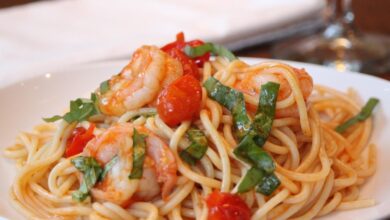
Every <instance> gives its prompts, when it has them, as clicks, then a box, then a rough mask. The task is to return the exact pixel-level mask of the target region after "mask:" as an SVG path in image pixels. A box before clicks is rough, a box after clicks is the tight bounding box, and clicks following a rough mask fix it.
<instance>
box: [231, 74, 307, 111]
mask: <svg viewBox="0 0 390 220" xmlns="http://www.w3.org/2000/svg"><path fill="white" fill-rule="evenodd" d="M292 69H293V73H294V76H295V78H296V79H297V82H298V85H299V87H300V89H301V91H302V95H303V98H304V99H305V100H307V98H308V97H309V96H310V94H311V92H312V90H313V79H312V78H311V76H310V75H309V74H307V72H306V71H305V70H304V69H296V68H292ZM243 75H244V74H243ZM267 82H275V83H278V84H279V85H280V88H279V93H278V98H277V100H278V101H281V100H284V99H286V98H287V97H289V96H290V94H291V93H292V89H291V87H290V84H289V83H288V81H287V79H286V78H285V77H284V76H283V75H282V74H280V73H278V72H274V71H272V72H271V71H262V70H257V71H251V72H249V73H246V74H245V75H244V76H243V78H241V80H239V81H237V82H236V83H235V84H234V86H233V87H234V88H236V89H237V90H239V91H241V92H243V93H244V94H247V95H249V96H254V97H256V99H257V100H258V97H259V95H260V88H261V85H263V84H265V83H267ZM248 107H249V110H254V111H256V108H257V106H253V105H251V104H249V105H248ZM275 117H277V118H282V117H299V113H298V108H297V106H296V104H294V105H291V106H289V107H287V108H281V109H277V110H276V115H275Z"/></svg>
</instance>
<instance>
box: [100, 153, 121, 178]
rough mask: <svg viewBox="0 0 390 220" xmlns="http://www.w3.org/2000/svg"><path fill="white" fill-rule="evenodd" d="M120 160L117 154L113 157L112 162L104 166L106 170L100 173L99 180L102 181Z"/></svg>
mask: <svg viewBox="0 0 390 220" xmlns="http://www.w3.org/2000/svg"><path fill="white" fill-rule="evenodd" d="M118 160H119V157H118V156H115V157H113V158H112V159H111V160H110V162H108V163H107V164H106V165H105V166H104V170H103V172H102V174H101V175H100V177H99V181H102V180H103V179H104V177H106V175H107V173H108V172H109V171H110V170H111V168H112V167H113V166H114V165H115V164H116V163H117V162H118Z"/></svg>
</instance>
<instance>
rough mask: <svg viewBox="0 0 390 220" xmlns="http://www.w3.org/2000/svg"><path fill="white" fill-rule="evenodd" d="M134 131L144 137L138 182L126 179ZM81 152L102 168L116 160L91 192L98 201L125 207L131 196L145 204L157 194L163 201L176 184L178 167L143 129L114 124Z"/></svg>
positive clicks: (131, 163)
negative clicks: (144, 147)
mask: <svg viewBox="0 0 390 220" xmlns="http://www.w3.org/2000/svg"><path fill="white" fill-rule="evenodd" d="M134 128H135V129H137V130H138V131H139V132H140V133H143V134H147V137H146V140H145V141H146V148H147V151H146V158H145V163H144V172H143V176H142V178H141V179H140V180H134V179H129V174H130V173H131V170H132V166H133V157H132V153H133V139H132V136H133V131H134ZM83 153H84V155H86V156H91V157H94V158H95V159H96V160H97V161H98V162H99V163H100V164H101V165H105V164H106V163H108V162H109V161H111V159H112V158H113V157H115V156H116V155H118V161H117V162H116V163H115V164H114V165H113V167H112V168H111V170H110V171H109V172H108V174H107V175H106V176H105V178H104V180H103V181H102V182H100V183H98V184H97V185H96V186H95V187H94V188H93V189H92V190H91V192H92V196H93V197H94V198H95V199H97V200H101V201H110V202H113V203H116V204H119V205H125V204H127V203H128V201H129V200H131V199H132V197H133V196H134V197H135V198H137V200H145V201H146V200H150V199H152V198H154V197H156V196H157V195H158V194H160V192H161V194H162V197H163V198H167V197H168V195H169V193H170V192H171V190H172V189H173V187H174V186H175V185H176V180H177V176H176V172H177V164H176V161H175V157H174V155H173V153H172V151H171V150H170V149H169V147H168V146H167V145H166V144H165V143H164V141H163V140H161V139H160V138H159V137H158V136H156V135H155V134H153V133H152V132H151V131H149V130H147V129H146V128H144V127H140V126H138V127H135V126H133V125H131V124H117V125H115V126H113V127H111V128H109V129H108V130H106V131H105V132H103V133H102V134H100V135H98V136H97V137H96V138H95V139H93V140H91V141H90V142H89V143H88V144H87V146H86V147H85V149H84V152H83ZM160 184H162V187H161V190H160Z"/></svg>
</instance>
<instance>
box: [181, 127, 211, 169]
mask: <svg viewBox="0 0 390 220" xmlns="http://www.w3.org/2000/svg"><path fill="white" fill-rule="evenodd" d="M187 135H188V138H189V139H190V141H191V144H190V145H189V146H188V147H187V148H186V149H184V150H182V151H181V152H180V154H179V155H180V157H181V158H182V159H183V160H184V161H186V162H187V163H189V164H191V165H195V163H196V161H198V160H200V159H202V157H203V156H204V154H205V153H206V151H207V148H208V145H207V138H206V135H205V134H204V133H203V132H202V131H201V130H199V129H194V128H191V129H189V130H188V131H187Z"/></svg>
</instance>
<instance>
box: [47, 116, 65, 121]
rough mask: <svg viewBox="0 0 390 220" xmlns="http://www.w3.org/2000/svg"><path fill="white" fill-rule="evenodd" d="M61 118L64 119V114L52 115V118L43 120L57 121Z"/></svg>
mask: <svg viewBox="0 0 390 220" xmlns="http://www.w3.org/2000/svg"><path fill="white" fill-rule="evenodd" d="M60 119H62V116H60V115H54V116H53V117H50V118H43V120H44V121H45V122H55V121H58V120H60Z"/></svg>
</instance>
